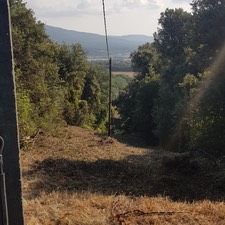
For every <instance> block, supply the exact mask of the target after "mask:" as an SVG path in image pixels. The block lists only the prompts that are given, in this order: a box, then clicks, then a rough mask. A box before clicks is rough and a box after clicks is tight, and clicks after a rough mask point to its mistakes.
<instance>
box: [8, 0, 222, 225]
mask: <svg viewBox="0 0 225 225" xmlns="http://www.w3.org/2000/svg"><path fill="white" fill-rule="evenodd" d="M10 10H11V21H12V34H13V46H14V57H15V58H14V61H15V75H16V85H17V105H18V116H19V129H20V135H21V136H20V142H21V148H22V150H21V165H22V173H23V191H24V200H23V203H24V209H25V218H26V224H28V225H34V224H35V225H37V224H40V225H45V224H46V225H51V224H52V225H53V224H54V225H63V224H64V225H69V224H71V225H74V224H75V225H91V224H94V225H128V224H129V225H130V224H132V225H136V224H137V225H138V224H139V225H145V224H174V225H175V224H179V225H180V224H181V225H182V224H188V225H190V224H204V225H205V224H221V225H222V224H225V205H224V202H223V201H224V199H225V192H224V186H225V176H224V173H225V161H224V153H225V141H224V140H225V104H224V103H225V87H224V84H225V80H224V77H225V76H224V72H225V67H224V65H225V64H224V59H225V47H224V40H225V25H224V22H223V21H225V3H224V1H218V0H213V1H208V0H193V2H192V12H191V13H189V12H185V11H184V10H183V9H166V10H165V12H162V13H161V15H160V18H159V29H158V30H157V32H156V33H155V34H154V41H153V42H152V43H145V44H143V45H140V46H139V47H138V48H137V49H136V50H133V52H131V54H130V57H131V66H132V68H133V70H134V71H135V73H136V76H134V77H133V79H132V80H130V78H128V77H127V76H124V75H120V76H119V75H118V76H114V78H113V85H114V87H113V91H114V93H113V99H114V101H113V103H114V106H113V113H114V114H116V115H117V118H116V119H117V121H116V122H117V124H118V127H116V128H115V130H116V131H117V134H122V133H123V134H124V135H122V136H115V137H114V138H108V137H106V136H104V133H105V132H106V129H107V125H108V89H109V88H108V82H109V80H108V77H109V76H108V70H106V69H104V67H103V66H101V65H99V64H96V63H93V61H91V60H88V59H87V56H86V54H85V51H84V49H83V47H82V46H81V45H80V44H79V43H76V44H72V45H67V44H62V45H59V44H57V43H55V42H54V41H52V40H51V39H50V38H49V37H48V36H47V34H46V33H45V28H44V24H42V23H41V22H40V21H37V20H36V18H35V17H34V14H33V12H32V10H30V9H27V8H26V4H24V3H23V2H22V0H17V1H14V0H12V1H10ZM116 38H117V37H116ZM125 38H129V39H132V38H133V37H125ZM125 42H127V41H124V43H125ZM121 48H122V47H121ZM126 55H127V53H126ZM90 61H91V62H90ZM104 63H105V62H103V64H104ZM124 63H126V65H130V62H129V61H118V63H117V64H116V67H117V68H118V70H120V68H121V65H123V64H124ZM78 126H79V127H78ZM81 127H82V128H81ZM84 128H85V129H84ZM139 137H141V139H139ZM143 139H144V140H145V142H143ZM146 143H148V144H150V145H151V146H153V145H154V146H157V147H156V148H154V149H153V148H149V147H146Z"/></svg>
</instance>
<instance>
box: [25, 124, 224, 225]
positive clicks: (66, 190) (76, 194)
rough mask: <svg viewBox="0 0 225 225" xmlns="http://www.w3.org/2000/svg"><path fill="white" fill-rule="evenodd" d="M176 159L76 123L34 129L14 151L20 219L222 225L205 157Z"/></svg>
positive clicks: (59, 224)
mask: <svg viewBox="0 0 225 225" xmlns="http://www.w3.org/2000/svg"><path fill="white" fill-rule="evenodd" d="M132 139H134V138H133V137H132ZM137 142H138V140H135V143H137ZM179 157H181V159H182V160H184V159H185V157H186V156H185V155H184V156H183V155H179V154H175V153H169V152H164V151H161V150H153V149H148V148H140V147H132V146H130V145H128V144H123V143H120V142H118V141H117V140H116V139H113V138H107V137H105V136H102V135H98V134H95V133H94V132H92V131H88V130H85V129H82V128H77V127H68V128H65V129H63V130H62V132H61V134H60V135H59V137H53V136H48V135H47V134H42V135H40V136H39V137H38V139H37V141H36V143H35V144H34V146H33V148H32V149H31V150H30V151H22V153H21V163H22V172H23V191H24V201H23V203H24V210H25V221H26V224H27V225H39V224H40V225H145V224H179V225H183V224H188V225H190V224H202V225H207V224H221V225H222V224H225V204H224V202H223V201H215V200H218V199H220V198H223V199H224V195H223V194H224V190H223V188H224V185H223V183H222V184H221V183H219V184H217V186H216V183H215V182H214V180H215V179H216V176H215V174H214V173H213V172H212V171H211V169H212V167H210V166H205V165H206V164H207V163H208V162H207V160H201V161H198V163H197V165H198V166H199V167H201V168H198V169H197V167H190V168H189V167H183V166H180V165H178V166H177V165H175V164H176V163H178V162H179V160H178V159H179ZM168 159H171V160H168ZM172 159H173V160H174V159H176V160H175V161H173V160H172ZM184 162H185V161H184ZM178 164H179V163H178ZM184 164H185V163H184ZM182 165H183V164H182ZM207 165H208V164H207ZM178 167H179V168H178ZM214 167H215V166H214ZM216 172H217V174H218V171H216ZM216 181H218V179H216ZM217 183H218V182H217ZM157 196H158V197H157ZM160 196H162V197H160ZM166 196H169V197H170V198H169V197H166ZM206 198H208V199H209V200H206ZM172 199H176V200H177V201H174V200H172ZM178 199H179V201H178ZM185 199H186V200H190V201H192V203H189V202H187V201H185ZM210 199H211V200H210Z"/></svg>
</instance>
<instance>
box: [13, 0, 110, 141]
mask: <svg viewBox="0 0 225 225" xmlns="http://www.w3.org/2000/svg"><path fill="white" fill-rule="evenodd" d="M10 11H11V23H12V36H13V46H14V63H15V75H16V88H17V106H18V117H19V128H20V136H21V138H22V137H26V136H32V135H35V134H36V132H37V131H38V130H40V129H42V130H45V131H51V132H52V131H55V130H57V128H59V127H61V126H63V125H65V124H69V125H78V126H82V127H87V128H93V129H96V130H99V131H101V132H104V131H105V130H106V123H107V113H108V112H107V111H108V71H107V70H105V69H103V68H102V67H101V66H99V65H90V64H89V63H88V61H87V58H86V56H85V54H84V51H83V49H82V47H81V45H80V44H73V45H70V46H68V45H66V44H63V45H58V44H56V43H54V42H53V41H52V40H50V39H49V37H48V36H47V35H46V33H45V30H44V25H43V24H42V23H41V22H40V21H37V19H36V18H35V16H34V13H33V11H32V10H31V9H28V8H27V7H26V4H25V3H23V2H22V1H21V0H11V1H10Z"/></svg>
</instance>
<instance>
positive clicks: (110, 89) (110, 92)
mask: <svg viewBox="0 0 225 225" xmlns="http://www.w3.org/2000/svg"><path fill="white" fill-rule="evenodd" d="M111 113H112V59H111V58H110V59H109V112H108V114H109V115H108V116H109V118H108V121H109V122H108V136H109V137H110V136H111V123H112V116H111Z"/></svg>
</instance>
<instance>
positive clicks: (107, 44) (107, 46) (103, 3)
mask: <svg viewBox="0 0 225 225" xmlns="http://www.w3.org/2000/svg"><path fill="white" fill-rule="evenodd" d="M102 7H103V16H104V25H105V40H106V48H107V55H108V59H109V42H108V34H107V23H106V12H105V2H104V0H102Z"/></svg>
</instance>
